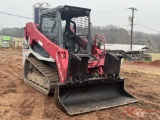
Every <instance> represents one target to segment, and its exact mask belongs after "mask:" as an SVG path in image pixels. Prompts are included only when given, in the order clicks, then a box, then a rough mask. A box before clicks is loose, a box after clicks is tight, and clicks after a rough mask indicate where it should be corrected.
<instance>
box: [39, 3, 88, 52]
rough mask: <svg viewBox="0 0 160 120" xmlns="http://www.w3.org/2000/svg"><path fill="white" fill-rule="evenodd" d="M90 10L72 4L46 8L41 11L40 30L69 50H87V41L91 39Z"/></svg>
mask: <svg viewBox="0 0 160 120" xmlns="http://www.w3.org/2000/svg"><path fill="white" fill-rule="evenodd" d="M90 11H91V10H90V9H86V8H79V7H72V6H59V7H57V8H54V9H47V10H44V11H42V13H41V18H40V24H39V30H40V31H41V32H42V33H43V34H44V35H45V36H46V37H48V38H49V39H50V40H51V41H52V42H54V43H56V44H57V45H59V46H61V47H62V48H65V49H67V50H68V51H69V52H73V53H76V52H77V51H78V50H79V49H83V50H87V43H88V42H89V41H90V40H91V34H90ZM90 48H91V47H90Z"/></svg>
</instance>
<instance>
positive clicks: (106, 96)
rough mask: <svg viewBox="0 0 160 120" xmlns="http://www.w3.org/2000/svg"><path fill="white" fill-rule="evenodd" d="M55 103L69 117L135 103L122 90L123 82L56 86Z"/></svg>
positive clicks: (133, 99) (135, 100) (132, 98)
mask: <svg viewBox="0 0 160 120" xmlns="http://www.w3.org/2000/svg"><path fill="white" fill-rule="evenodd" d="M54 98H55V103H56V105H57V107H58V108H59V109H61V110H63V111H65V112H66V113H68V114H69V115H75V114H81V113H86V112H91V111H96V110H100V109H106V108H110V107H115V106H120V105H125V104H129V103H134V102H137V101H138V100H137V99H135V98H134V97H133V96H132V95H130V94H129V93H127V92H126V91H125V90H124V81H123V80H122V81H119V82H110V83H103V84H102V83H101V84H88V85H86V86H81V87H73V86H72V87H68V88H66V87H65V85H59V84H57V85H56V88H55V94H54Z"/></svg>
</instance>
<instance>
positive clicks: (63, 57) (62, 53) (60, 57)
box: [24, 22, 69, 82]
mask: <svg viewBox="0 0 160 120" xmlns="http://www.w3.org/2000/svg"><path fill="white" fill-rule="evenodd" d="M24 34H25V38H26V39H29V38H30V41H29V45H30V46H33V45H34V42H37V43H38V44H39V45H41V46H42V47H43V48H44V49H45V50H46V51H47V52H48V54H49V55H50V56H51V57H52V58H53V59H54V60H55V62H56V64H57V68H58V73H59V78H60V82H64V81H65V80H66V77H67V68H68V60H69V55H68V50H65V49H62V48H60V47H59V46H58V45H56V44H55V43H53V42H51V41H50V40H49V39H48V38H47V37H45V36H44V35H43V34H42V33H41V32H40V31H38V30H37V27H36V25H35V24H34V23H32V22H30V23H27V24H26V27H25V33H24Z"/></svg>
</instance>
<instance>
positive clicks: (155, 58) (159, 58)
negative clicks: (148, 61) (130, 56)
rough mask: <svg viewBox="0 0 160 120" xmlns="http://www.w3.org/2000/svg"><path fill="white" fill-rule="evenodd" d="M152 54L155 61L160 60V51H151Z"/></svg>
mask: <svg viewBox="0 0 160 120" xmlns="http://www.w3.org/2000/svg"><path fill="white" fill-rule="evenodd" d="M150 55H151V56H152V60H153V61H155V60H160V54H158V53H151V54H150Z"/></svg>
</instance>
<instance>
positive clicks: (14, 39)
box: [12, 37, 23, 42]
mask: <svg viewBox="0 0 160 120" xmlns="http://www.w3.org/2000/svg"><path fill="white" fill-rule="evenodd" d="M12 39H13V41H20V42H23V38H17V37H12Z"/></svg>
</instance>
